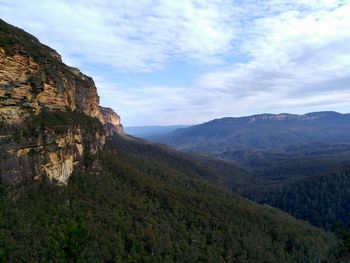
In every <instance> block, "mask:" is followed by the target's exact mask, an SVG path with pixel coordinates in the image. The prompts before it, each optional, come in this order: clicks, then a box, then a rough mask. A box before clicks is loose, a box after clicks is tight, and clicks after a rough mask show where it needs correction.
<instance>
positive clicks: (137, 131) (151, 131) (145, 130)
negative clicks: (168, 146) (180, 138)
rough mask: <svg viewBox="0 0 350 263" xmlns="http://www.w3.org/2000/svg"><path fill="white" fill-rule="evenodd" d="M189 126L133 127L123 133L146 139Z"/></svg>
mask: <svg viewBox="0 0 350 263" xmlns="http://www.w3.org/2000/svg"><path fill="white" fill-rule="evenodd" d="M188 127H191V126H190V125H171V126H133V127H126V128H124V130H125V133H127V134H130V135H132V136H136V137H141V138H148V137H152V136H158V135H162V134H166V133H169V132H172V131H174V130H177V129H182V128H188Z"/></svg>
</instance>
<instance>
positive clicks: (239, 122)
mask: <svg viewBox="0 0 350 263" xmlns="http://www.w3.org/2000/svg"><path fill="white" fill-rule="evenodd" d="M349 116H350V115H349V114H340V113H336V112H316V113H308V114H305V115H292V114H276V115H274V114H262V115H254V116H249V117H243V118H224V119H219V120H213V121H210V122H207V123H204V124H201V125H196V126H193V127H190V128H187V129H181V130H177V131H174V132H172V133H169V134H167V135H163V136H159V137H153V139H154V140H155V141H159V142H162V143H166V144H169V145H172V146H175V147H176V148H178V149H180V150H184V151H187V152H191V153H195V152H200V153H202V154H206V155H207V156H214V157H217V158H220V159H223V160H225V161H228V162H231V163H233V164H236V165H239V166H241V167H242V169H244V170H245V172H246V173H248V174H249V176H250V177H249V178H250V179H249V183H246V184H244V185H239V186H237V185H236V184H235V183H233V181H232V180H229V176H227V177H225V176H223V177H222V178H221V180H220V182H221V184H223V185H226V186H227V187H228V188H229V189H231V190H232V191H234V192H237V193H239V194H240V195H242V196H245V197H247V198H249V199H251V200H253V201H255V202H258V203H262V204H269V205H272V206H274V207H277V208H279V209H282V210H284V211H286V212H288V213H290V214H292V215H293V216H295V217H297V218H299V219H302V220H306V221H308V222H310V223H312V224H313V225H315V226H317V227H321V228H324V229H328V230H333V229H334V226H335V225H336V224H337V223H343V224H347V223H348V222H349V220H350V217H349V215H350V207H349V205H348V204H349V202H350V195H349V193H348V192H349V190H348V189H349V187H350V185H349V182H348V180H349V178H350V172H349V169H348V168H349V167H348V164H349V160H350V143H349V140H350V121H349V120H350V119H349V118H350V117H349ZM246 178H248V177H246Z"/></svg>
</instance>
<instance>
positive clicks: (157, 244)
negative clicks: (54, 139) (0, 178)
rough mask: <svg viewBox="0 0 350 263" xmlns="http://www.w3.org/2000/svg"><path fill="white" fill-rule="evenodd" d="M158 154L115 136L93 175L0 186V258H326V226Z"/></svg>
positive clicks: (330, 244) (329, 240) (329, 242)
mask: <svg viewBox="0 0 350 263" xmlns="http://www.w3.org/2000/svg"><path fill="white" fill-rule="evenodd" d="M157 152H159V153H158V154H157ZM162 153H163V152H162V150H160V149H159V148H158V147H157V146H153V145H150V144H148V143H145V142H142V141H141V142H140V141H136V140H135V139H125V138H124V139H123V138H120V137H119V138H118V137H115V138H113V139H112V140H111V141H109V142H108V144H107V146H106V148H105V149H104V150H103V151H102V152H100V153H99V154H98V156H96V158H97V160H98V162H99V163H100V175H99V176H94V175H90V174H89V173H88V172H82V173H78V172H76V173H75V174H74V175H73V176H72V177H71V180H70V182H69V185H68V186H67V187H66V188H60V187H57V186H54V185H48V184H46V183H45V182H42V183H40V184H33V183H29V184H28V185H27V189H29V190H28V191H26V192H25V193H23V194H22V195H21V197H20V198H19V199H18V200H17V202H16V203H14V202H12V201H11V200H9V199H8V198H7V196H8V195H9V194H10V193H11V191H14V189H13V188H6V187H5V186H4V185H3V187H2V189H3V190H2V192H1V193H2V194H1V199H0V201H1V207H2V208H3V209H1V210H0V213H1V215H0V218H1V221H0V237H1V240H2V244H3V246H2V247H1V248H0V259H2V260H4V261H11V262H17V261H26V262H28V261H30V260H31V261H50V260H52V261H55V260H58V261H65V260H73V261H75V262H76V261H79V260H80V261H89V259H94V261H99V262H101V261H114V262H164V261H166V262H320V261H321V260H323V259H326V258H328V259H329V260H331V261H330V262H332V256H331V254H332V249H334V248H335V247H336V246H337V245H336V243H335V239H334V237H333V236H332V235H331V234H328V233H324V232H322V231H320V230H318V229H316V228H314V227H311V226H309V225H308V224H306V223H304V222H301V221H298V220H296V219H294V218H293V217H291V216H289V215H287V214H285V213H282V212H280V211H278V210H276V209H274V208H271V207H268V206H259V205H256V204H254V203H252V202H250V201H247V200H245V199H243V198H241V197H238V196H237V195H234V194H232V193H230V192H228V191H225V190H223V189H220V188H217V187H214V186H213V185H211V184H209V183H208V182H206V181H205V180H203V178H202V176H201V174H200V171H198V172H197V173H195V172H194V171H195V169H196V168H195V167H197V164H193V163H192V161H191V160H188V162H187V163H183V159H182V158H179V157H178V156H177V155H176V154H174V155H172V154H171V153H170V152H169V153H168V157H172V160H171V161H169V162H168V161H167V160H164V159H162V158H159V156H161V155H162ZM168 157H167V158H168ZM176 160H178V162H176ZM333 259H334V258H333Z"/></svg>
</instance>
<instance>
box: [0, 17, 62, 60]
mask: <svg viewBox="0 0 350 263" xmlns="http://www.w3.org/2000/svg"><path fill="white" fill-rule="evenodd" d="M0 46H1V47H3V48H4V49H5V52H6V53H8V54H10V55H12V54H14V53H15V52H18V51H20V52H23V53H26V54H28V55H29V56H31V57H32V58H33V59H34V60H36V61H37V62H39V63H45V62H47V61H50V62H54V61H55V59H53V57H52V53H54V52H55V51H54V50H53V49H51V48H49V47H47V46H45V45H42V44H41V43H40V42H39V40H38V39H36V38H35V37H33V36H32V35H30V34H28V33H27V32H25V31H24V30H22V29H20V28H17V27H14V26H12V25H9V24H7V23H6V22H4V21H3V20H1V19H0Z"/></svg>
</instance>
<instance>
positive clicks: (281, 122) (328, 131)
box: [151, 112, 350, 155]
mask: <svg viewBox="0 0 350 263" xmlns="http://www.w3.org/2000/svg"><path fill="white" fill-rule="evenodd" d="M151 140H152V141H157V142H161V143H164V144H168V145H171V146H174V147H176V148H177V149H180V150H184V151H187V152H204V153H210V154H215V155H222V154H223V153H225V152H229V151H236V150H246V149H250V150H267V149H274V150H275V149H283V148H286V147H288V146H292V145H303V144H309V143H313V142H331V143H335V142H336V143H343V142H347V143H348V142H350V114H340V113H337V112H314V113H308V114H304V115H294V114H285V113H283V114H261V115H253V116H248V117H241V118H222V119H215V120H212V121H209V122H206V123H203V124H199V125H194V126H192V127H189V128H186V129H180V130H175V131H173V132H171V133H169V134H165V135H161V136H154V137H152V138H151Z"/></svg>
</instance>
